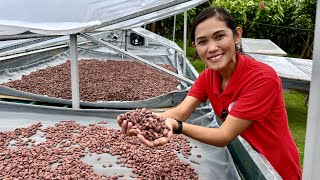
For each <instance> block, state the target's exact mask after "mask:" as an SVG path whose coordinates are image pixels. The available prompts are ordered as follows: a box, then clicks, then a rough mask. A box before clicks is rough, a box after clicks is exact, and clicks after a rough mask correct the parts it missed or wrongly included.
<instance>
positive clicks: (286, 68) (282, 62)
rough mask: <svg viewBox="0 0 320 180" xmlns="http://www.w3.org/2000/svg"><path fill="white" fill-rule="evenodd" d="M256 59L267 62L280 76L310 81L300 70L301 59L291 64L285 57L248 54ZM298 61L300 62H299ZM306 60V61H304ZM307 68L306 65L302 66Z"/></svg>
mask: <svg viewBox="0 0 320 180" xmlns="http://www.w3.org/2000/svg"><path fill="white" fill-rule="evenodd" d="M250 55H251V56H252V57H253V58H255V59H256V60H258V61H260V62H263V63H265V64H268V65H269V66H271V67H272V68H273V69H274V70H275V71H276V72H277V74H278V76H280V77H281V78H286V79H293V80H301V81H310V80H311V78H310V77H309V76H308V75H307V74H306V73H305V72H304V71H302V70H301V68H300V67H301V64H302V63H303V61H306V60H301V59H300V61H296V63H295V64H292V63H291V62H290V61H288V59H287V58H286V57H277V56H267V55H260V54H250ZM299 62H300V63H299ZM306 62H308V61H306ZM304 67H305V68H307V69H308V67H306V66H304Z"/></svg>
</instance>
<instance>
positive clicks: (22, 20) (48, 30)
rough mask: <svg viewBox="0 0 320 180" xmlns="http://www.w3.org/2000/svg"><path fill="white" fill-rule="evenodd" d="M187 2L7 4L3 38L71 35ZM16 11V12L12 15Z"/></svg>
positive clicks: (1, 6) (35, 0)
mask: <svg viewBox="0 0 320 180" xmlns="http://www.w3.org/2000/svg"><path fill="white" fill-rule="evenodd" d="M183 2H187V0H117V1H111V0H81V1H78V0H68V1H64V0H55V1H43V0H29V1H19V0H10V1H9V0H3V1H0V35H14V34H20V33H23V32H26V31H30V32H33V33H39V34H45V35H67V34H74V33H78V32H82V31H86V30H87V31H89V30H93V29H96V28H99V27H103V26H108V25H111V24H115V23H119V22H122V21H125V20H128V19H131V18H134V17H138V16H142V15H145V14H148V13H152V12H156V11H158V10H161V9H165V8H168V7H171V6H174V5H178V4H180V3H183ZM12 9H14V11H12Z"/></svg>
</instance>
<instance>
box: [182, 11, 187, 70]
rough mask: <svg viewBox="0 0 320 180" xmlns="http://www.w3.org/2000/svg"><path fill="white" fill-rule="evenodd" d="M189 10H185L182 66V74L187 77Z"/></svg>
mask: <svg viewBox="0 0 320 180" xmlns="http://www.w3.org/2000/svg"><path fill="white" fill-rule="evenodd" d="M187 12H188V11H187V9H185V10H184V23H183V30H184V31H183V65H182V70H183V71H182V73H183V75H184V76H185V75H186V67H187V63H186V60H187V24H188V22H187V18H188V17H187V15H188V14H187Z"/></svg>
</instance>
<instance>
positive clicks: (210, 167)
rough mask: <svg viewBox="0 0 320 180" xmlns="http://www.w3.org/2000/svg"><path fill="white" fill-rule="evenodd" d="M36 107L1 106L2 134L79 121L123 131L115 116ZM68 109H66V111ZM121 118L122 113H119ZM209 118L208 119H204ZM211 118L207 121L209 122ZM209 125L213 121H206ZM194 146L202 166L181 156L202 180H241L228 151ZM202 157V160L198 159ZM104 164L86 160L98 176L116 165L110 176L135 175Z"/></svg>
mask: <svg viewBox="0 0 320 180" xmlns="http://www.w3.org/2000/svg"><path fill="white" fill-rule="evenodd" d="M35 108H37V107H34V106H32V105H8V103H4V104H3V103H0V121H1V127H0V130H1V131H9V130H14V129H15V128H23V127H28V126H30V125H32V124H34V123H37V122H41V123H42V125H43V127H46V126H53V125H54V124H55V123H58V122H59V121H60V120H75V121H76V123H79V124H81V125H88V124H94V123H98V122H100V121H107V122H108V124H103V126H105V127H107V128H113V129H119V127H118V125H117V123H116V119H115V117H114V115H115V114H116V113H114V112H108V111H106V112H105V113H103V111H100V113H99V116H94V112H90V110H86V111H87V112H88V115H83V112H82V113H81V112H79V111H77V110H73V109H70V110H69V109H68V110H61V109H63V108H52V109H50V107H49V108H47V109H44V110H43V111H41V109H35ZM64 109H65V108H64ZM119 114H120V112H119ZM192 116H194V117H196V116H198V117H200V116H201V115H200V114H193V115H192ZM204 117H206V116H204ZM204 117H203V118H204ZM209 117H210V115H209V116H208V117H207V118H209ZM206 121H210V120H209V119H206ZM31 138H34V139H35V140H36V141H37V142H38V141H44V139H41V137H40V136H39V135H38V134H36V135H35V136H34V137H33V136H32V137H31ZM190 145H191V146H193V147H194V146H198V147H197V148H192V150H191V152H192V155H191V156H190V157H189V160H190V159H194V160H197V161H198V162H199V163H200V164H194V163H191V162H190V161H189V160H188V159H185V158H183V157H182V156H179V154H178V156H179V158H180V159H181V160H183V161H186V162H189V163H190V164H191V166H192V167H194V168H195V169H197V171H198V173H199V174H198V175H199V179H200V180H207V179H208V180H209V179H219V180H220V179H221V180H230V179H240V176H239V174H238V172H237V170H236V168H235V165H234V163H233V160H232V158H231V155H230V153H229V151H228V149H227V148H219V147H214V146H210V145H207V144H203V143H200V142H198V141H195V140H192V139H190ZM198 154H200V155H201V158H198V157H196V155H198ZM99 156H100V157H101V160H100V161H99V162H98V161H96V159H97V157H96V155H95V154H93V155H92V156H91V157H88V156H86V157H85V158H83V159H82V161H84V162H85V163H88V164H91V165H93V169H94V171H95V172H97V173H98V174H103V173H104V172H105V171H106V169H104V168H102V165H103V163H107V164H110V163H111V164H113V167H108V174H110V173H122V174H124V175H125V176H126V177H127V178H129V176H130V174H131V169H129V168H126V167H120V165H119V164H116V162H115V161H116V156H111V155H109V154H107V153H104V154H99Z"/></svg>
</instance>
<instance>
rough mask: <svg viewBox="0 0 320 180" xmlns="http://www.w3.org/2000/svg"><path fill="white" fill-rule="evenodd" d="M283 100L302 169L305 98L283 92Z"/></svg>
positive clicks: (299, 94) (305, 115)
mask: <svg viewBox="0 0 320 180" xmlns="http://www.w3.org/2000/svg"><path fill="white" fill-rule="evenodd" d="M284 100H285V103H286V110H287V113H288V119H289V128H290V131H291V134H292V136H293V138H294V141H295V142H296V144H297V147H298V150H299V154H300V164H301V167H302V166H303V157H304V144H305V137H306V122H307V114H308V107H306V106H305V96H304V95H302V94H301V93H299V92H297V91H294V90H291V91H289V92H284Z"/></svg>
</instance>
